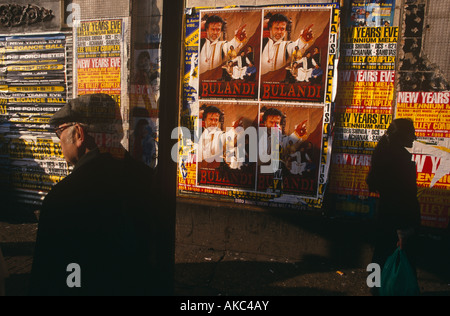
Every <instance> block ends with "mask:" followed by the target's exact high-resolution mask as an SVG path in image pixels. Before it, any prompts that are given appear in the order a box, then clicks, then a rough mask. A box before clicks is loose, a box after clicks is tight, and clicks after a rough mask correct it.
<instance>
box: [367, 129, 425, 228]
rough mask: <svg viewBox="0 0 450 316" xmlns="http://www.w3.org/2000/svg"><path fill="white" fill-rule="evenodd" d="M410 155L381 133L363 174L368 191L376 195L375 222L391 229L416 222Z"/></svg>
mask: <svg viewBox="0 0 450 316" xmlns="http://www.w3.org/2000/svg"><path fill="white" fill-rule="evenodd" d="M411 158H412V156H411V154H410V153H409V152H408V151H407V150H406V149H405V148H404V147H403V146H400V145H398V144H395V143H392V142H390V141H389V138H388V137H387V135H384V136H383V137H382V138H381V139H380V141H379V143H378V145H377V147H376V148H375V151H374V153H373V156H372V166H371V169H370V171H369V174H368V177H367V183H368V185H369V190H370V191H371V192H378V193H379V194H380V200H379V207H378V214H377V217H378V222H379V224H380V225H383V226H385V227H386V228H391V229H402V228H408V227H413V228H417V227H418V226H419V225H420V205H419V201H418V198H417V183H416V166H415V163H414V162H413V161H412V160H411Z"/></svg>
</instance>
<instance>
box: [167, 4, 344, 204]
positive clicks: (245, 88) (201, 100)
mask: <svg viewBox="0 0 450 316" xmlns="http://www.w3.org/2000/svg"><path fill="white" fill-rule="evenodd" d="M187 12H188V14H187V15H186V23H185V26H186V29H185V48H186V54H185V67H184V84H183V108H182V109H180V128H179V132H178V146H177V147H176V148H174V149H173V150H172V154H173V155H175V156H176V159H177V161H178V165H179V170H178V171H179V173H178V174H179V177H178V182H179V192H180V194H200V195H212V196H214V195H216V196H218V197H219V196H220V197H221V198H223V199H231V200H234V201H235V202H236V203H248V204H258V205H267V206H283V207H292V208H307V207H311V206H312V207H316V206H317V207H320V205H321V203H322V201H323V193H324V186H325V184H326V183H327V181H328V179H327V178H328V169H329V164H330V161H331V159H330V157H329V151H328V146H329V143H330V144H331V140H330V136H331V134H330V128H329V125H330V122H331V109H332V99H333V87H334V86H333V84H334V83H335V73H336V70H337V69H336V65H337V63H336V58H337V43H338V36H339V8H338V5H337V4H332V5H315V6H307V5H292V6H291V5H285V6H277V7H245V8H244V7H242V8H239V7H232V8H231V7H230V8H191V9H188V10H187Z"/></svg>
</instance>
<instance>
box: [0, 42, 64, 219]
mask: <svg viewBox="0 0 450 316" xmlns="http://www.w3.org/2000/svg"><path fill="white" fill-rule="evenodd" d="M0 62H1V76H0V93H1V96H0V148H1V149H0V171H1V179H0V184H1V186H2V194H5V196H4V198H2V201H4V206H5V210H6V209H8V208H9V209H11V210H12V211H17V212H19V210H20V209H22V208H27V207H31V206H32V207H34V206H37V205H40V203H41V202H42V199H43V197H44V196H45V194H46V193H47V192H48V191H50V189H51V187H52V186H53V185H54V184H55V183H57V182H59V181H60V180H61V179H62V178H63V177H65V176H66V175H67V174H68V168H67V164H66V162H65V160H64V159H63V156H62V153H61V148H60V145H59V140H58V139H57V137H56V136H55V135H54V133H53V130H52V129H51V127H50V125H49V119H50V117H51V116H52V115H53V114H54V113H55V112H56V111H58V110H59V109H60V108H61V106H63V105H64V104H65V102H66V100H67V86H66V39H65V36H64V35H62V34H45V35H35V36H7V37H2V38H0ZM8 201H10V202H8ZM13 202H14V203H15V205H12V204H8V203H13Z"/></svg>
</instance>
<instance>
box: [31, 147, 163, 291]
mask: <svg viewBox="0 0 450 316" xmlns="http://www.w3.org/2000/svg"><path fill="white" fill-rule="evenodd" d="M151 177H152V174H151V169H150V168H147V167H146V166H144V165H139V164H138V163H137V162H136V163H134V162H132V160H131V159H125V160H116V159H114V158H112V157H111V156H110V155H108V154H100V152H99V151H98V150H94V151H91V152H89V153H88V154H86V155H84V156H83V157H82V158H81V159H80V161H79V162H78V163H77V165H76V166H75V168H74V170H73V172H72V173H71V174H70V175H68V176H67V177H66V178H65V179H63V180H62V181H61V182H59V183H58V184H57V185H55V186H54V188H53V189H52V190H51V192H49V194H48V195H47V196H46V198H45V200H44V202H43V206H42V209H41V213H40V218H39V229H38V234H37V240H36V248H35V255H34V261H33V267H32V274H31V282H30V288H31V290H30V294H31V295H147V294H150V295H151V294H157V288H158V287H159V281H158V275H157V269H156V266H157V263H156V257H157V250H156V246H155V245H156V241H157V227H158V226H159V223H158V221H159V220H160V216H159V214H158V213H159V210H158V209H155V207H154V206H152V198H154V196H153V191H152V187H151V183H150V181H151V179H152V178H151ZM71 263H76V264H78V265H79V266H80V269H81V287H80V288H69V287H68V286H67V278H68V276H69V275H70V274H71V272H72V270H70V271H67V266H68V265H69V264H71Z"/></svg>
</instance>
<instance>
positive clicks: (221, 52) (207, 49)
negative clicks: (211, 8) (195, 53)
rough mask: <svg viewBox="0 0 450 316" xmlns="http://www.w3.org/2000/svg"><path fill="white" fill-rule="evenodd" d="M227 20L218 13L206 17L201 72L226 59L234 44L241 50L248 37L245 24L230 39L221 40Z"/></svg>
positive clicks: (216, 65) (235, 47) (202, 42)
mask: <svg viewBox="0 0 450 316" xmlns="http://www.w3.org/2000/svg"><path fill="white" fill-rule="evenodd" d="M225 26H226V22H225V21H224V20H223V19H222V18H221V17H220V16H218V15H211V16H209V17H208V18H207V19H206V22H205V30H206V38H202V39H201V40H200V63H199V65H200V69H201V70H200V73H204V72H205V71H208V70H211V69H215V68H217V67H219V66H221V65H222V64H223V63H224V62H225V61H226V56H227V54H228V51H229V49H230V48H231V47H232V46H233V48H234V49H235V50H236V51H239V50H240V48H241V46H242V43H243V41H244V40H245V39H246V37H247V33H246V31H245V26H246V25H243V26H241V27H240V28H239V29H238V30H237V31H236V33H235V36H234V38H233V39H232V40H230V41H224V40H221V39H222V36H223V32H224V29H225Z"/></svg>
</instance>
